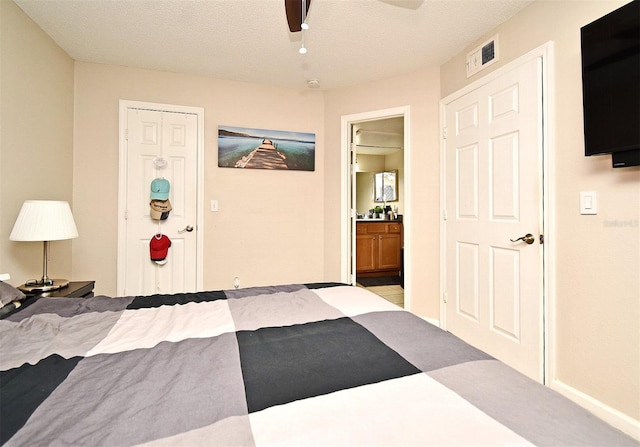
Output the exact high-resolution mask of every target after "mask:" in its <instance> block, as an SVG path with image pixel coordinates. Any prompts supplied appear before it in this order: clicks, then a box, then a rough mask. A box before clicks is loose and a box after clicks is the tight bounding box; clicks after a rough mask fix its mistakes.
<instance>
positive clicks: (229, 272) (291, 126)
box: [73, 62, 325, 295]
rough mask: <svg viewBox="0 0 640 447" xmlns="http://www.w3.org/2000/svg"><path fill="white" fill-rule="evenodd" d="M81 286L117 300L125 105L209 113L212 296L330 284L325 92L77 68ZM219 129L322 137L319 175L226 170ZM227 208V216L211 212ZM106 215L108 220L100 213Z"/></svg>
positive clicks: (207, 264)
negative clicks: (221, 164) (214, 206)
mask: <svg viewBox="0 0 640 447" xmlns="http://www.w3.org/2000/svg"><path fill="white" fill-rule="evenodd" d="M75 80H76V82H75V112H76V113H75V137H74V150H75V153H74V202H75V207H76V215H77V223H78V226H79V228H81V231H82V236H81V238H80V239H78V240H77V241H76V243H74V246H73V273H74V277H76V278H86V279H89V278H93V279H96V281H97V282H96V291H97V292H98V293H103V294H107V295H115V294H116V257H117V251H116V246H117V210H118V150H119V149H118V104H119V100H120V99H127V100H135V101H147V102H153V103H162V104H176V105H184V106H195V107H204V109H205V111H204V113H205V142H204V146H205V147H204V164H205V166H204V179H205V185H204V197H203V201H204V204H205V206H204V213H205V214H204V228H203V229H202V231H204V288H205V289H209V290H211V289H221V288H231V287H232V286H233V279H234V277H235V276H238V277H240V281H241V286H243V287H246V286H252V285H264V284H275V283H291V282H312V281H322V280H324V277H325V275H324V253H323V250H324V232H323V228H322V225H323V210H324V193H323V191H324V181H325V177H324V163H323V159H324V146H325V145H324V139H323V133H324V132H323V127H324V116H323V110H324V103H323V98H322V94H321V93H320V92H317V91H310V90H305V91H303V92H299V91H295V90H288V89H282V88H275V87H268V86H261V85H255V84H246V83H241V82H233V81H222V80H218V79H213V78H207V77H201V76H189V75H184V74H176V73H165V72H157V71H148V70H139V69H133V68H125V67H118V66H108V65H99V64H89V63H80V62H78V63H76V70H75ZM219 125H231V126H243V127H258V128H264V129H278V130H292V131H300V132H312V133H315V134H316V169H315V171H314V172H303V171H290V172H287V171H268V170H250V169H246V170H237V169H232V168H218V159H217V132H218V126H219ZM211 199H216V200H218V203H219V211H218V212H215V213H214V212H211V211H209V208H208V206H206V205H207V204H208V203H209V202H210V200H211ZM97 211H98V212H97Z"/></svg>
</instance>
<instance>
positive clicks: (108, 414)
mask: <svg viewBox="0 0 640 447" xmlns="http://www.w3.org/2000/svg"><path fill="white" fill-rule="evenodd" d="M0 342H1V348H0V349H1V350H0V369H1V371H2V373H1V382H0V387H1V388H0V392H1V395H0V411H1V413H0V421H1V432H0V436H1V441H2V442H3V443H6V445H14V446H38V445H86V446H124V445H170V446H199V445H205V446H227V445H229V446H230V445H248V446H253V445H256V446H264V445H291V446H304V445H314V446H329V445H348V446H357V445H364V446H373V445H402V446H408V445H437V446H448V445H455V446H461V445H462V446H498V445H509V446H516V445H540V446H569V445H575V446H584V445H602V446H614V445H637V443H635V442H634V441H633V440H632V439H631V438H629V437H627V436H625V435H623V434H622V433H620V432H619V431H617V430H616V429H614V428H612V427H610V426H609V425H607V424H605V423H603V422H602V421H600V420H599V419H597V418H596V417H594V416H593V415H591V414H590V413H588V412H587V411H585V410H583V409H582V408H580V407H578V406H577V405H574V404H573V403H571V402H570V401H568V400H567V399H565V398H563V397H561V396H560V395H559V394H557V393H555V392H553V391H551V390H550V389H548V388H545V387H544V386H541V385H539V384H536V383H534V382H533V381H531V380H529V379H527V378H525V377H524V376H522V375H521V374H519V373H517V372H515V371H513V370H512V369H510V368H508V367H507V366H505V365H504V364H502V363H500V362H499V361H497V360H495V359H493V358H491V357H489V356H488V355H486V354H484V353H483V352H481V351H478V350H477V349H474V348H473V347H471V346H469V345H467V344H466V343H464V342H462V341H460V340H459V339H457V338H456V337H454V336H452V335H451V334H448V333H446V332H444V331H442V330H440V329H438V328H436V327H434V326H433V325H431V324H429V323H427V322H425V321H423V320H422V319H420V318H418V317H416V316H415V315H413V314H411V313H409V312H406V311H404V310H402V309H400V308H398V307H396V306H394V305H392V304H390V303H388V302H387V301H385V300H383V299H381V298H379V297H377V296H375V295H373V294H371V293H370V292H368V291H366V290H364V289H360V288H356V287H351V286H345V285H341V284H307V285H290V286H277V287H264V288H249V289H240V290H231V291H215V292H200V293H193V294H178V295H155V296H149V297H135V298H134V297H128V298H109V297H101V296H98V297H94V298H89V299H81V298H49V299H40V300H38V301H37V302H36V303H34V304H33V305H31V306H29V307H27V308H25V309H23V310H22V311H20V312H18V313H16V314H14V315H12V316H10V317H9V318H7V319H5V320H2V321H0Z"/></svg>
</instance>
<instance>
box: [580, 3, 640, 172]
mask: <svg viewBox="0 0 640 447" xmlns="http://www.w3.org/2000/svg"><path fill="white" fill-rule="evenodd" d="M580 37H581V44H582V98H583V102H582V104H583V112H584V139H585V155H599V154H613V160H614V161H613V165H614V167H623V166H636V165H639V164H640V0H634V1H632V2H631V3H628V4H626V5H624V6H622V7H621V8H619V9H616V10H615V11H613V12H611V13H609V14H607V15H606V16H604V17H601V18H600V19H598V20H596V21H594V22H592V23H590V24H588V25H585V26H583V27H582V28H581V29H580Z"/></svg>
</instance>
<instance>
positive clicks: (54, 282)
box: [18, 279, 69, 295]
mask: <svg viewBox="0 0 640 447" xmlns="http://www.w3.org/2000/svg"><path fill="white" fill-rule="evenodd" d="M68 285H69V280H68V279H49V280H47V281H42V280H39V281H27V282H26V283H25V284H22V285H21V286H18V290H21V291H22V292H24V293H25V294H27V295H35V294H37V293H41V292H49V291H51V290H58V289H62V288H63V287H67V286H68Z"/></svg>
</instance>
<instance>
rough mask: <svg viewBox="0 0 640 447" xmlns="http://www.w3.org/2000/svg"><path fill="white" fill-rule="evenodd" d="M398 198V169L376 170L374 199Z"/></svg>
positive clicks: (394, 199) (388, 199)
mask: <svg viewBox="0 0 640 447" xmlns="http://www.w3.org/2000/svg"><path fill="white" fill-rule="evenodd" d="M397 200H398V170H397V169H394V170H393V171H385V172H376V173H375V174H374V176H373V201H374V202H394V201H397Z"/></svg>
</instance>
